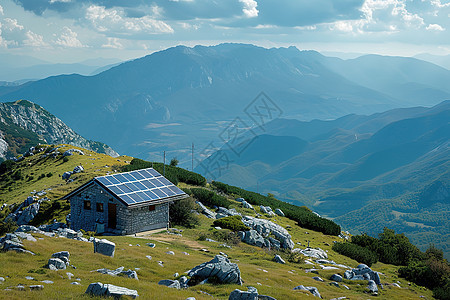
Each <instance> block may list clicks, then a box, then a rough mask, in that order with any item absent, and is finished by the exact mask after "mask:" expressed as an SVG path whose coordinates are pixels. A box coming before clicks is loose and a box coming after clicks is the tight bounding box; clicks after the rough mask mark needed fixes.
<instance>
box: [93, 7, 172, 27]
mask: <svg viewBox="0 0 450 300" xmlns="http://www.w3.org/2000/svg"><path fill="white" fill-rule="evenodd" d="M85 18H86V19H87V20H88V21H89V22H90V23H91V25H92V26H93V27H94V28H95V29H96V30H97V31H100V32H114V33H117V34H133V33H140V32H142V33H150V34H158V33H173V29H172V27H170V26H169V25H168V24H166V23H165V22H163V21H160V20H156V19H154V18H152V17H150V16H143V17H140V18H129V17H126V16H125V13H124V12H123V10H122V9H119V8H111V9H107V8H105V7H104V6H97V5H91V6H89V7H88V8H87V10H86V15H85Z"/></svg>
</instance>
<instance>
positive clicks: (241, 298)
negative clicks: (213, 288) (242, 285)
mask: <svg viewBox="0 0 450 300" xmlns="http://www.w3.org/2000/svg"><path fill="white" fill-rule="evenodd" d="M228 300H258V291H257V290H256V289H254V290H252V291H250V288H249V291H247V292H244V291H241V290H238V289H236V290H234V291H232V292H231V294H230V296H229V297H228Z"/></svg>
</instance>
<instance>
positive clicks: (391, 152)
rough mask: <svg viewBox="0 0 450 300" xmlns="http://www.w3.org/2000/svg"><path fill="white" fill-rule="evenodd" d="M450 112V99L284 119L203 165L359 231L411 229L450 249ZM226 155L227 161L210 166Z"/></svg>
mask: <svg viewBox="0 0 450 300" xmlns="http://www.w3.org/2000/svg"><path fill="white" fill-rule="evenodd" d="M449 120H450V101H444V102H442V103H440V104H438V105H436V106H434V107H431V108H425V107H414V108H405V109H394V110H389V111H386V112H384V113H377V114H373V115H369V116H361V115H348V116H344V117H342V118H338V119H336V120H332V121H319V120H314V121H310V122H302V121H298V120H290V119H276V120H273V121H272V122H270V123H268V124H266V125H265V126H264V128H260V129H259V130H258V129H255V130H254V132H253V133H252V134H255V135H256V136H254V137H253V136H250V134H247V136H245V138H247V142H244V143H243V144H245V145H248V146H247V147H246V148H245V150H244V151H242V153H240V154H239V155H237V154H236V152H235V151H234V149H231V148H230V147H228V146H227V145H225V146H224V147H223V148H222V149H221V150H219V151H218V152H217V153H214V154H213V155H211V156H210V157H209V158H207V159H206V160H205V161H203V162H202V164H200V166H199V167H197V171H199V172H200V173H203V174H205V175H206V176H208V175H210V178H212V179H215V180H218V181H222V182H226V183H229V184H232V185H239V186H241V187H244V188H248V189H251V190H254V191H259V192H262V193H267V192H270V193H274V194H275V196H277V197H279V198H281V199H284V200H285V201H288V202H292V203H296V204H298V205H308V206H310V207H313V208H314V209H315V210H316V211H317V212H319V213H320V214H323V215H325V216H327V217H331V218H333V219H335V220H336V221H338V223H340V224H342V225H343V226H344V227H347V228H352V229H353V230H356V231H358V230H359V231H360V232H367V233H370V234H375V233H376V232H379V231H380V230H382V229H383V227H384V226H388V227H390V228H391V227H392V228H395V230H397V231H401V232H407V233H408V234H409V236H410V237H411V238H412V239H413V240H414V242H416V243H417V244H419V245H420V246H421V247H424V248H426V246H428V244H429V243H430V242H434V243H436V244H439V246H440V247H442V248H444V249H445V251H446V253H447V255H448V254H449V252H450V247H449V246H450V244H449V243H448V241H449V239H448V237H449V235H448V230H447V229H448V228H449V226H450V223H449V221H448V220H449V219H450V214H449V213H450V180H449V179H450V178H449V177H450V172H449V170H450V168H449V167H450V152H449V149H450V148H449V145H450V123H449ZM218 157H220V158H223V157H226V158H227V164H226V165H225V164H223V163H222V165H221V168H216V169H214V168H213V170H211V169H209V170H208V172H205V170H206V169H207V168H205V167H204V166H213V167H214V166H217V165H218V162H217V161H218V159H217V158H218ZM222 161H224V159H222ZM368 220H370V221H368ZM424 232H428V233H432V235H430V236H429V237H428V238H426V239H424V238H423V235H424ZM436 235H438V236H439V237H437V236H436ZM419 237H420V239H419Z"/></svg>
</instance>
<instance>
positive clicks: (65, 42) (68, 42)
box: [55, 26, 84, 48]
mask: <svg viewBox="0 0 450 300" xmlns="http://www.w3.org/2000/svg"><path fill="white" fill-rule="evenodd" d="M77 37H78V34H77V33H76V32H74V31H72V29H70V28H69V27H67V26H64V28H63V32H62V34H61V36H60V37H59V38H58V39H57V40H56V41H55V44H57V45H60V46H63V47H68V48H82V47H84V46H83V44H82V43H81V42H80V40H78V38H77Z"/></svg>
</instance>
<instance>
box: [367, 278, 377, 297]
mask: <svg viewBox="0 0 450 300" xmlns="http://www.w3.org/2000/svg"><path fill="white" fill-rule="evenodd" d="M367 288H368V289H369V292H371V293H373V294H374V293H378V287H377V284H376V283H375V281H373V280H369V282H368V286H367Z"/></svg>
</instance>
